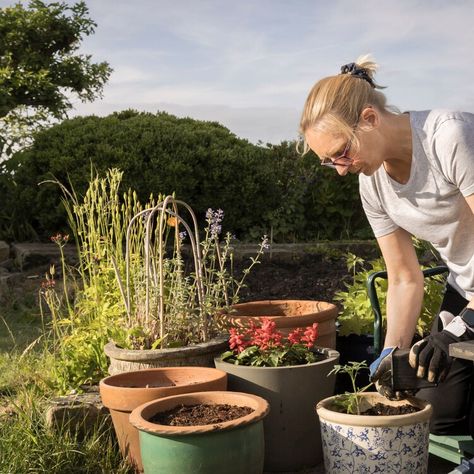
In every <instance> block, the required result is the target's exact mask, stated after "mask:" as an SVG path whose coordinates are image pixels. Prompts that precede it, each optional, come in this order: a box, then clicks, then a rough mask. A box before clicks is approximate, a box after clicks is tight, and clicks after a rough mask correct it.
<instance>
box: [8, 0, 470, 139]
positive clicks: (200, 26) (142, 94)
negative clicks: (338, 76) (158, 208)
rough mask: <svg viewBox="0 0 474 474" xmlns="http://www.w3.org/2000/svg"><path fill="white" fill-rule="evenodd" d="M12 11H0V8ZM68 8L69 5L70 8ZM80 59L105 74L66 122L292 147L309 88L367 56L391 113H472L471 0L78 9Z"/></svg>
mask: <svg viewBox="0 0 474 474" xmlns="http://www.w3.org/2000/svg"><path fill="white" fill-rule="evenodd" d="M11 3H13V2H9V1H6V0H0V5H1V6H6V5H9V4H11ZM68 3H71V2H70V1H69V2H68ZM87 4H88V6H89V9H90V13H91V17H92V18H93V19H94V20H95V21H96V22H97V24H98V27H97V29H96V33H95V34H94V35H93V36H91V37H89V38H87V39H86V40H85V41H84V43H83V46H82V48H81V51H83V52H86V53H88V54H92V56H93V58H94V59H95V60H97V61H99V60H106V61H108V62H109V63H110V65H111V66H112V67H113V68H114V73H113V75H112V77H111V79H110V81H109V83H108V84H107V86H106V87H105V90H104V97H103V99H101V100H98V101H96V102H94V103H91V104H81V103H80V102H79V103H76V107H75V111H74V112H73V113H72V114H71V115H74V114H97V115H106V114H108V113H111V112H112V111H115V110H123V109H126V108H134V109H138V110H146V111H151V112H156V111H157V110H165V111H168V112H170V113H174V114H176V115H178V116H190V117H193V118H198V119H204V120H215V121H218V122H220V123H222V124H224V125H225V126H227V127H228V128H229V129H230V130H231V131H232V132H234V133H235V134H236V135H238V136H240V137H243V138H247V139H249V140H251V141H253V142H257V141H258V140H262V141H263V142H264V143H266V142H271V143H279V142H280V141H282V140H285V139H294V138H296V135H297V129H298V119H299V114H300V112H301V109H302V106H303V102H304V100H305V98H306V95H307V93H308V91H309V89H310V88H311V86H312V85H313V84H314V82H315V81H316V80H317V79H319V78H321V77H323V76H327V75H332V74H335V73H337V72H339V68H340V66H341V65H342V64H344V63H347V62H351V61H353V60H355V59H356V57H357V56H359V55H361V54H365V53H371V54H372V55H373V56H374V58H375V59H376V61H377V62H378V63H379V64H380V70H379V74H378V76H377V80H378V82H379V83H380V84H382V85H386V86H388V87H387V89H386V90H385V93H386V95H387V97H388V102H389V104H392V105H396V106H398V107H399V108H400V109H402V110H421V109H429V108H435V107H443V108H450V109H460V110H465V111H470V112H474V80H473V78H474V53H473V52H472V50H473V47H474V27H473V24H474V2H473V1H471V0H451V1H450V2H448V1H445V0H443V1H438V0H434V1H428V0H425V1H416V0H399V1H386V0H377V1H376V0H366V1H363V2H361V1H349V0H332V1H328V0H293V1H289V0H233V1H231V0H173V1H168V0H133V1H130V0H88V1H87Z"/></svg>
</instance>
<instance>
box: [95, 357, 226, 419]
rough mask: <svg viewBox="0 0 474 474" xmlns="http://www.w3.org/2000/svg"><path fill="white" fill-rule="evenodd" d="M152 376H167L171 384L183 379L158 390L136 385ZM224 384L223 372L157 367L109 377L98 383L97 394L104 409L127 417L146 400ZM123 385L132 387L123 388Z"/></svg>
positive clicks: (193, 368)
mask: <svg viewBox="0 0 474 474" xmlns="http://www.w3.org/2000/svg"><path fill="white" fill-rule="evenodd" d="M153 374H163V375H164V376H169V377H170V378H171V381H173V380H172V379H173V378H174V377H179V376H184V379H183V382H182V383H178V384H176V385H169V386H161V387H160V386H154V387H146V386H145V384H143V383H141V384H140V381H139V378H140V376H141V375H147V376H149V375H153ZM173 376H174V377H173ZM226 380H227V373H226V372H224V371H222V370H219V369H215V368H212V367H199V366H196V367H187V366H186V367H185V366H183V367H181V366H177V367H157V368H148V369H141V370H134V371H131V372H121V373H119V374H115V375H109V376H108V377H105V378H103V379H102V380H101V381H100V382H99V392H100V397H101V399H102V403H103V404H104V406H105V407H107V408H109V409H110V410H116V411H123V412H129V413H130V412H131V411H132V410H133V409H134V408H136V407H137V406H138V405H140V404H142V403H144V402H145V401H148V400H150V399H156V398H161V397H169V396H171V395H173V394H176V392H177V393H182V392H183V391H189V390H186V388H187V387H192V388H191V390H193V391H203V390H205V389H206V387H207V386H209V384H218V386H221V384H224V386H225V384H226ZM114 382H117V383H118V384H115V383H114ZM120 383H121V385H120ZM127 383H128V384H129V385H134V386H133V387H132V386H127ZM173 383H174V381H173Z"/></svg>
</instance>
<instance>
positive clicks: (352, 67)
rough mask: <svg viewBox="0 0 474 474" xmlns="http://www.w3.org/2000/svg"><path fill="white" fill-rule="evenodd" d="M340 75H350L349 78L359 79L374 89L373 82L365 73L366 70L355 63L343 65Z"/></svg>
mask: <svg viewBox="0 0 474 474" xmlns="http://www.w3.org/2000/svg"><path fill="white" fill-rule="evenodd" d="M341 74H350V75H351V76H355V77H358V78H359V79H364V81H367V82H368V83H369V84H370V85H371V87H373V88H374V89H375V84H374V81H373V80H372V78H371V77H370V76H369V74H368V73H367V70H366V69H364V68H363V67H360V66H358V65H357V64H356V63H349V64H344V66H342V67H341Z"/></svg>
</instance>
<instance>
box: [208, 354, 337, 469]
mask: <svg viewBox="0 0 474 474" xmlns="http://www.w3.org/2000/svg"><path fill="white" fill-rule="evenodd" d="M322 351H323V353H324V355H325V356H326V358H325V359H324V360H321V361H319V362H314V363H312V364H304V365H293V366H287V367H249V366H244V365H234V364H231V363H228V362H224V361H222V359H220V358H216V359H215V364H216V367H217V368H218V369H220V370H223V371H225V372H227V373H228V376H229V377H228V388H229V390H235V391H238V392H246V393H252V394H254V395H258V396H260V397H262V398H265V399H266V400H267V401H268V402H269V403H270V413H269V415H268V416H267V417H266V418H265V420H264V422H263V425H264V432H265V471H298V470H300V469H303V468H307V467H311V466H315V465H316V464H318V463H320V462H321V461H322V449H321V431H320V427H319V421H318V418H317V416H315V414H314V407H315V405H316V403H318V402H319V401H320V400H322V399H323V398H326V397H329V396H331V395H333V394H334V383H335V375H331V376H329V377H328V374H329V372H330V371H331V370H332V369H333V368H334V365H335V364H337V362H338V359H339V353H338V352H336V351H335V350H332V349H323V350H322Z"/></svg>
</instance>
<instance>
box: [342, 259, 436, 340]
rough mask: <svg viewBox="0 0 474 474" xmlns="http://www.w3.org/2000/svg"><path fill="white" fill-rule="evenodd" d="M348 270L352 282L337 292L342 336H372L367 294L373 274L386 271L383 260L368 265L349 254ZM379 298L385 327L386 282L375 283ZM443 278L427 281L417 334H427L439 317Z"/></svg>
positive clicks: (371, 316) (371, 319) (372, 316)
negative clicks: (435, 319)
mask: <svg viewBox="0 0 474 474" xmlns="http://www.w3.org/2000/svg"><path fill="white" fill-rule="evenodd" d="M347 268H348V271H349V272H351V274H352V281H351V282H350V283H346V287H347V290H346V291H339V292H337V293H336V295H335V297H334V299H335V301H339V302H340V303H341V305H342V311H341V312H340V313H339V317H338V321H339V322H340V323H341V326H340V328H339V334H340V335H341V336H345V335H348V334H359V335H360V334H373V331H374V313H373V310H372V306H371V304H370V300H369V297H368V295H367V278H368V277H369V275H370V274H372V273H374V272H378V271H382V270H385V269H386V268H385V264H384V261H383V258H381V257H380V258H377V259H375V260H371V261H369V262H366V261H365V260H364V259H362V258H360V257H356V256H355V255H353V254H351V253H349V254H348V256H347ZM423 268H427V267H423ZM375 284H376V289H377V295H378V298H379V302H380V309H381V312H382V315H383V324H384V326H386V317H385V315H386V297H387V289H388V283H387V280H386V279H378V280H377V281H376V283H375ZM443 288H444V284H443V278H442V276H434V277H431V278H427V279H425V290H424V299H423V309H422V312H421V315H420V317H419V319H418V322H417V327H416V331H417V333H418V334H419V335H420V336H424V335H426V334H427V333H428V332H429V331H430V328H431V325H432V322H433V320H434V318H435V317H436V315H437V311H438V309H439V307H440V305H441V300H442V297H443Z"/></svg>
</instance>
